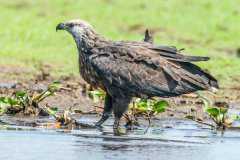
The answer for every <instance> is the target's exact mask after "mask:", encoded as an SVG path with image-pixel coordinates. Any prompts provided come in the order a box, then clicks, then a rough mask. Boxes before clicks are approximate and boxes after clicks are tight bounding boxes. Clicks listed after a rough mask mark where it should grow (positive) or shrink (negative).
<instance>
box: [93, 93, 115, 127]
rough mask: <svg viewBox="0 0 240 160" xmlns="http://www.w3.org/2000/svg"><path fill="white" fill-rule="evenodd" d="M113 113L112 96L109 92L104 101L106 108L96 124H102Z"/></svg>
mask: <svg viewBox="0 0 240 160" xmlns="http://www.w3.org/2000/svg"><path fill="white" fill-rule="evenodd" d="M111 113H112V97H111V96H110V95H109V94H107V95H106V97H105V102H104V110H103V114H102V117H101V119H100V120H99V121H98V122H97V123H96V124H95V126H101V125H102V124H103V123H104V122H105V121H106V120H107V119H108V118H109V117H110V116H111Z"/></svg>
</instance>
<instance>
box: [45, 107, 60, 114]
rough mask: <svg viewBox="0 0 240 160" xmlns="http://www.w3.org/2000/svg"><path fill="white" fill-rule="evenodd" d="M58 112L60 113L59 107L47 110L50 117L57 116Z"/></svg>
mask: <svg viewBox="0 0 240 160" xmlns="http://www.w3.org/2000/svg"><path fill="white" fill-rule="evenodd" d="M57 111H58V108H57V107H48V108H47V112H48V114H49V115H52V116H54V115H56V114H57Z"/></svg>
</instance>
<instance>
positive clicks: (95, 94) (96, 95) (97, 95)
mask: <svg viewBox="0 0 240 160" xmlns="http://www.w3.org/2000/svg"><path fill="white" fill-rule="evenodd" d="M89 97H90V98H92V99H93V101H94V103H97V102H99V101H100V100H101V99H104V97H105V93H104V92H103V91H101V90H94V91H89Z"/></svg>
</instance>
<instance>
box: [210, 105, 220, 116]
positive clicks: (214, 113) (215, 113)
mask: <svg viewBox="0 0 240 160" xmlns="http://www.w3.org/2000/svg"><path fill="white" fill-rule="evenodd" d="M207 112H208V113H209V114H210V115H211V116H213V117H218V116H219V115H220V109H218V108H216V107H209V108H207Z"/></svg>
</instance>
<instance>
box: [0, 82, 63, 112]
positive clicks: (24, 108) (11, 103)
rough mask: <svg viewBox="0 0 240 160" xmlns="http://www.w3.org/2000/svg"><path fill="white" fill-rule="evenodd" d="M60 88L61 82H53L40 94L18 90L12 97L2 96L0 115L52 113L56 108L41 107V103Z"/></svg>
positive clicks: (0, 99)
mask: <svg viewBox="0 0 240 160" xmlns="http://www.w3.org/2000/svg"><path fill="white" fill-rule="evenodd" d="M59 88H60V83H59V82H53V83H51V84H50V85H48V87H47V89H46V90H45V91H43V92H42V93H40V94H34V93H33V94H32V93H28V92H27V91H17V92H15V93H14V95H13V96H11V97H10V96H9V97H0V115H3V114H8V115H15V114H23V115H34V116H38V115H41V116H44V115H49V114H51V112H50V111H53V110H54V109H53V108H52V107H48V109H47V110H45V109H43V108H41V107H39V103H40V102H42V101H43V100H44V99H46V98H47V97H50V96H53V95H54V94H55V92H56V91H57V90H58V89H59ZM50 109H51V110H50Z"/></svg>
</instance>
